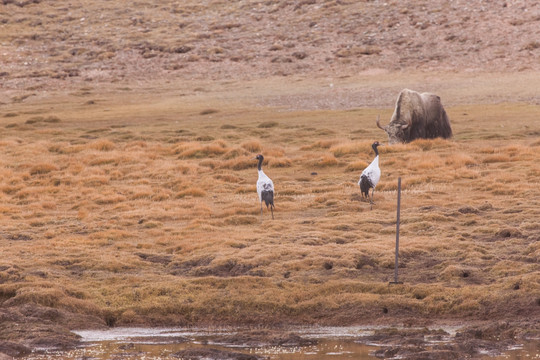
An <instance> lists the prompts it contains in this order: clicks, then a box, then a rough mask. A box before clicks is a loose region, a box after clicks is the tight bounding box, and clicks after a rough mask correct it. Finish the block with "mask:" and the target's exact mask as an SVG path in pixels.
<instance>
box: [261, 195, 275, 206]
mask: <svg viewBox="0 0 540 360" xmlns="http://www.w3.org/2000/svg"><path fill="white" fill-rule="evenodd" d="M261 199H262V201H264V203H265V204H266V208H268V206H271V207H272V208H273V207H274V192H273V191H262V192H261Z"/></svg>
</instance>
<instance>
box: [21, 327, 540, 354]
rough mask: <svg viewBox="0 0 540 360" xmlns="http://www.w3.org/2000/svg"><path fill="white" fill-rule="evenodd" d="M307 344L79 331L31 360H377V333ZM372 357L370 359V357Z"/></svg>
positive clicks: (328, 332)
mask: <svg viewBox="0 0 540 360" xmlns="http://www.w3.org/2000/svg"><path fill="white" fill-rule="evenodd" d="M295 331H296V333H298V334H300V335H301V336H302V337H303V338H308V339H317V340H318V342H317V345H310V346H302V347H294V346H261V347H243V346H239V345H235V346H230V345H227V346H225V345H224V344H219V343H216V342H214V341H213V339H216V338H218V337H219V336H222V335H230V334H231V333H234V330H232V329H225V330H223V329H221V330H220V329H212V330H208V329H205V330H200V329H196V330H193V329H151V328H115V329H110V330H106V331H78V332H77V333H78V334H79V335H81V336H82V341H83V343H84V346H83V347H81V348H79V349H75V350H71V351H51V350H49V351H42V352H36V353H34V354H32V355H31V356H28V357H26V359H73V360H74V359H96V360H98V359H147V360H154V359H155V360H157V359H178V357H177V356H174V355H175V354H176V353H177V352H179V351H182V350H186V349H193V348H212V349H218V350H222V351H227V352H231V351H233V352H241V353H245V354H252V355H258V356H261V357H265V358H268V359H272V360H330V359H332V360H344V359H357V360H367V359H370V360H373V359H375V357H374V356H373V352H374V351H375V350H377V347H375V346H366V345H362V344H358V343H355V341H354V340H355V339H357V338H358V337H361V336H365V335H369V334H370V333H372V332H373V330H372V329H369V328H365V327H348V328H305V329H295ZM370 354H371V355H370ZM485 359H486V360H487V359H491V360H503V359H504V360H522V359H540V341H535V342H530V343H527V344H525V345H524V346H522V347H519V348H517V349H514V350H511V351H508V352H507V353H506V354H504V355H502V356H497V357H488V356H486V358H485Z"/></svg>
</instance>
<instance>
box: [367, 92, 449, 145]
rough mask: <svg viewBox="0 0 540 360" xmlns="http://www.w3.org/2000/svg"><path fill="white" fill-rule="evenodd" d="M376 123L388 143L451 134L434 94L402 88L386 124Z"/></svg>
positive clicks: (446, 119)
mask: <svg viewBox="0 0 540 360" xmlns="http://www.w3.org/2000/svg"><path fill="white" fill-rule="evenodd" d="M377 126H378V127H380V128H381V129H383V130H384V131H386V133H387V134H388V143H390V144H395V143H398V142H405V143H407V142H411V141H413V140H415V139H433V138H437V137H441V138H444V139H447V138H450V137H452V128H451V127H450V120H449V119H448V115H446V111H445V110H444V108H443V106H442V104H441V98H440V97H438V96H437V95H435V94H430V93H418V92H416V91H413V90H409V89H404V90H402V91H401V92H400V93H399V96H398V99H397V102H396V109H395V110H394V114H393V115H392V119H391V120H390V123H389V124H388V125H386V126H385V127H382V126H381V123H380V122H379V118H377Z"/></svg>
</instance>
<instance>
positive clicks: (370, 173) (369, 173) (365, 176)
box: [358, 141, 382, 209]
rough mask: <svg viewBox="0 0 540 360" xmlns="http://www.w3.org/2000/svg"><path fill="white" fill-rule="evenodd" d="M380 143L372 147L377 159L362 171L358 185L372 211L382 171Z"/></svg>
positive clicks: (375, 143) (376, 142)
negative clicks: (374, 194)
mask: <svg viewBox="0 0 540 360" xmlns="http://www.w3.org/2000/svg"><path fill="white" fill-rule="evenodd" d="M381 145H382V144H379V142H378V141H375V142H374V143H373V145H371V147H372V148H373V151H375V159H373V161H372V162H371V164H369V165H368V167H367V168H365V169H364V171H362V174H361V175H360V180H358V185H360V191H361V192H362V197H364V196H365V198H366V199H367V200H369V203H370V204H371V209H373V204H374V202H373V193H374V192H375V187H376V186H377V183H378V182H379V180H380V178H381V169H380V168H379V150H377V147H378V146H381ZM369 189H372V190H371V199H370V198H369Z"/></svg>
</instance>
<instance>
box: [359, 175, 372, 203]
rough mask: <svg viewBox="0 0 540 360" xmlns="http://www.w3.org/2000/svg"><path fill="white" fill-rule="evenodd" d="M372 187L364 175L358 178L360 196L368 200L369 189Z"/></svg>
mask: <svg viewBox="0 0 540 360" xmlns="http://www.w3.org/2000/svg"><path fill="white" fill-rule="evenodd" d="M372 187H373V185H372V184H371V181H370V180H369V178H368V177H367V176H365V175H362V176H361V177H360V191H361V193H362V196H365V197H367V198H369V189H370V188H372Z"/></svg>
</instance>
